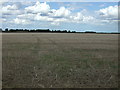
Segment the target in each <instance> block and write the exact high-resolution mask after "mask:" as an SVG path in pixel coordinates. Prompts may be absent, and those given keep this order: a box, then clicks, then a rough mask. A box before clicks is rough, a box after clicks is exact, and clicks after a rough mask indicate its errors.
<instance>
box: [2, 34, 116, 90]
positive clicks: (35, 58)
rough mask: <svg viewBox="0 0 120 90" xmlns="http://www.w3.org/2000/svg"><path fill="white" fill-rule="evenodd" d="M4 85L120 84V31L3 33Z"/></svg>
mask: <svg viewBox="0 0 120 90" xmlns="http://www.w3.org/2000/svg"><path fill="white" fill-rule="evenodd" d="M2 70H3V71H2V79H3V80H2V87H3V88H99V87H100V88H101V87H102V88H105V87H109V88H115V87H118V80H117V79H118V35H117V34H78V33H41V34H40V33H3V34H2Z"/></svg>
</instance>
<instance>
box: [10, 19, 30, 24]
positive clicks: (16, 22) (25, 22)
mask: <svg viewBox="0 0 120 90" xmlns="http://www.w3.org/2000/svg"><path fill="white" fill-rule="evenodd" d="M12 23H15V24H31V22H30V21H29V20H26V19H19V18H15V19H14V20H13V22H12Z"/></svg>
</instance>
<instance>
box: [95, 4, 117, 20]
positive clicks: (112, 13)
mask: <svg viewBox="0 0 120 90" xmlns="http://www.w3.org/2000/svg"><path fill="white" fill-rule="evenodd" d="M97 13H98V14H99V15H100V17H102V18H104V19H117V18H118V6H117V5H115V6H109V7H107V8H103V9H100V10H99V11H97Z"/></svg>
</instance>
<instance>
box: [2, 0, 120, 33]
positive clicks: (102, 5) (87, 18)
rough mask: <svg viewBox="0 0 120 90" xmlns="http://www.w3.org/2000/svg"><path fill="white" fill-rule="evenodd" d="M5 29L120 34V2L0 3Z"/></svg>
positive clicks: (37, 1)
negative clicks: (119, 10)
mask: <svg viewBox="0 0 120 90" xmlns="http://www.w3.org/2000/svg"><path fill="white" fill-rule="evenodd" d="M0 4H1V8H2V9H1V11H0V22H1V23H2V25H0V26H1V28H3V29H5V28H9V29H11V28H12V29H14V28H15V29H16V28H18V29H19V28H23V29H38V28H40V29H42V28H43V29H50V30H56V29H57V30H71V31H77V32H84V31H96V32H118V21H119V20H118V2H55V1H52V2H48V1H47V2H44V1H39V0H36V1H34V2H33V1H26V2H16V1H14V2H8V1H7V2H0Z"/></svg>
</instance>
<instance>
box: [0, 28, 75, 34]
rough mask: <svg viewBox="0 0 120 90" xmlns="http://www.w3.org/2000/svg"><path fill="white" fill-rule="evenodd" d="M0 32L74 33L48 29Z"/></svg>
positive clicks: (6, 30)
mask: <svg viewBox="0 0 120 90" xmlns="http://www.w3.org/2000/svg"><path fill="white" fill-rule="evenodd" d="M0 30H1V31H2V32H44V33H45V32H46V33H47V32H48V33H49V32H51V33H75V32H76V31H70V30H50V29H8V28H6V29H5V30H2V29H0Z"/></svg>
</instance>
